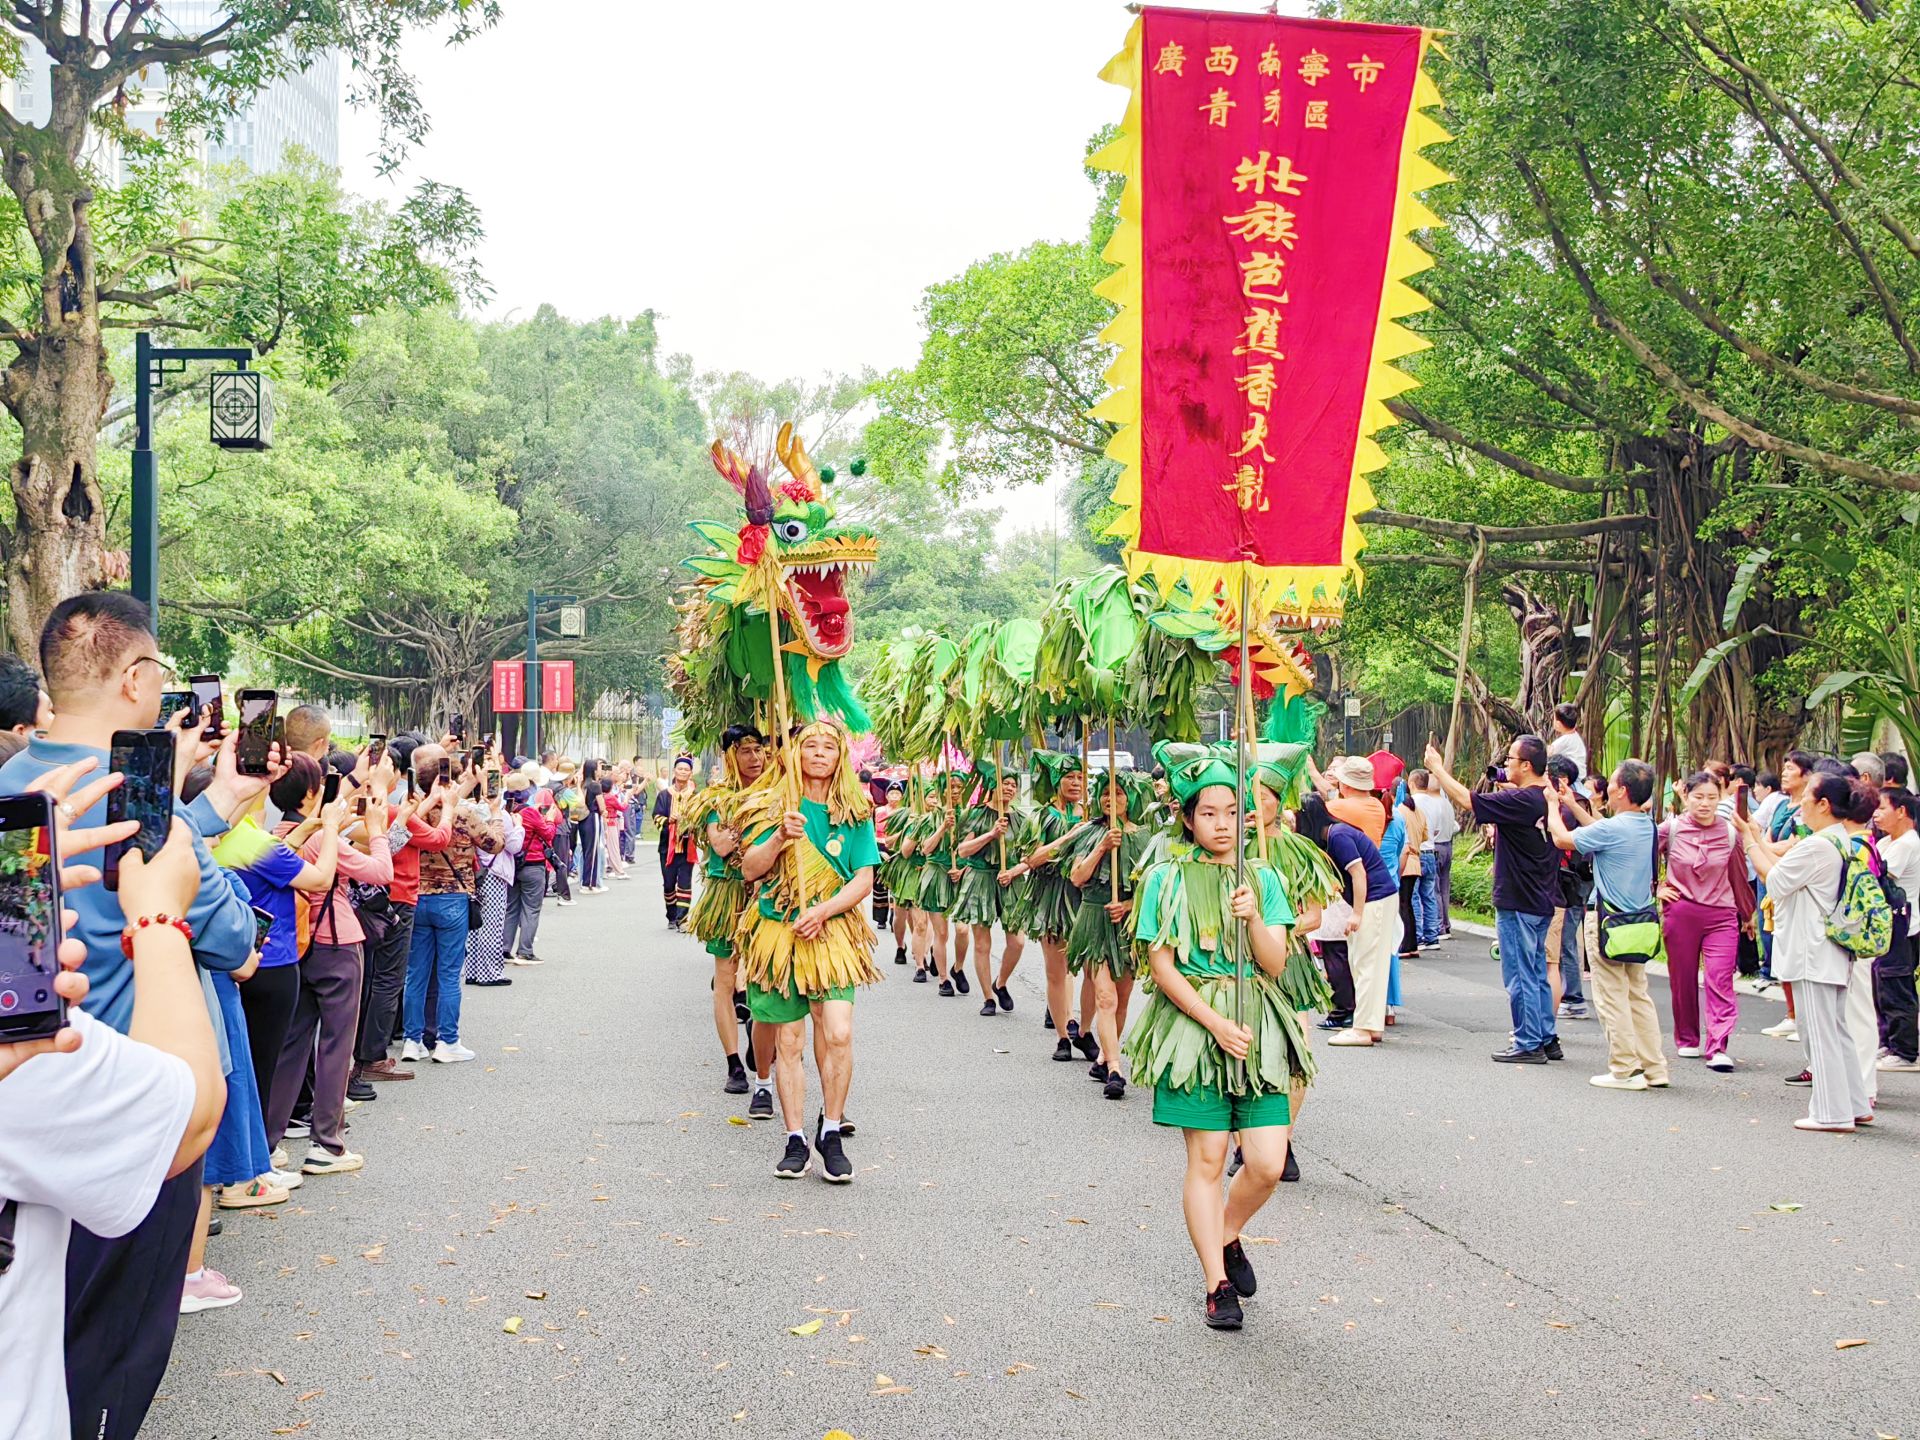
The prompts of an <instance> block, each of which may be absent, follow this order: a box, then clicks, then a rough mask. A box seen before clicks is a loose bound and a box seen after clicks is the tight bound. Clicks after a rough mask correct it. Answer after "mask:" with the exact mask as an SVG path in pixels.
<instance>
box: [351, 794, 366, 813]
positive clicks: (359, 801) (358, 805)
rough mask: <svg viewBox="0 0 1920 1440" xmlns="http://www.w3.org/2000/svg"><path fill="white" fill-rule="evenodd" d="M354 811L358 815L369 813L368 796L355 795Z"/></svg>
mask: <svg viewBox="0 0 1920 1440" xmlns="http://www.w3.org/2000/svg"><path fill="white" fill-rule="evenodd" d="M353 813H354V814H356V815H364V814H366V813H367V797H366V796H364V795H356V796H354V797H353Z"/></svg>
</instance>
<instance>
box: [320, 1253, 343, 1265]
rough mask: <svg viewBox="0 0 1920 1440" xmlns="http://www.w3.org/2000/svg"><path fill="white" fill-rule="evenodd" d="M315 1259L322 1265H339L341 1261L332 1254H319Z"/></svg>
mask: <svg viewBox="0 0 1920 1440" xmlns="http://www.w3.org/2000/svg"><path fill="white" fill-rule="evenodd" d="M314 1258H315V1260H316V1261H317V1262H318V1263H319V1264H322V1265H338V1264H339V1263H340V1261H339V1260H338V1259H337V1258H335V1257H334V1256H332V1255H317V1256H315V1257H314Z"/></svg>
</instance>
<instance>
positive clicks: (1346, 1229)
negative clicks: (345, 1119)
mask: <svg viewBox="0 0 1920 1440" xmlns="http://www.w3.org/2000/svg"><path fill="white" fill-rule="evenodd" d="M650 870H651V867H648V866H643V867H640V868H637V869H636V872H635V877H636V878H634V879H633V880H630V881H627V882H624V883H619V882H616V883H615V884H614V885H613V887H612V890H611V891H610V892H609V893H607V894H604V895H597V896H587V897H583V899H582V900H581V903H580V904H579V905H577V906H576V907H575V908H572V909H564V910H562V909H549V911H548V919H547V928H546V930H545V931H544V932H543V937H542V941H541V946H540V948H541V950H542V952H543V953H544V954H545V955H546V956H547V957H548V958H549V961H550V963H549V964H547V965H546V966H544V967H542V968H540V969H536V970H518V971H515V972H513V974H514V978H515V981H516V983H515V984H514V985H513V986H512V987H511V988H503V989H498V990H490V991H475V990H472V989H469V990H468V991H467V992H466V995H467V998H466V1008H465V1017H464V1019H463V1021H462V1031H463V1039H465V1040H466V1042H467V1043H468V1044H470V1045H471V1046H472V1047H473V1048H474V1049H475V1050H477V1051H478V1052H479V1054H480V1059H479V1060H478V1061H476V1062H474V1063H472V1064H468V1065H464V1066H456V1067H437V1066H430V1065H429V1066H422V1067H420V1068H421V1070H422V1072H423V1073H422V1074H421V1075H420V1077H419V1078H418V1079H417V1080H415V1081H413V1082H412V1083H410V1084H404V1085H389V1086H385V1087H383V1088H382V1092H381V1098H380V1099H379V1100H378V1101H377V1102H376V1103H374V1104H372V1105H370V1106H368V1107H365V1108H363V1109H361V1110H360V1111H359V1112H357V1113H356V1115H355V1116H354V1117H353V1125H354V1129H353V1134H352V1143H353V1145H354V1146H355V1147H356V1148H357V1149H359V1150H361V1151H363V1152H364V1153H365V1154H366V1156H367V1168H366V1169H365V1170H364V1171H362V1172H360V1173H358V1174H355V1175H348V1176H339V1177H333V1178H330V1179H310V1180H309V1181H308V1182H307V1184H306V1186H305V1188H304V1189H302V1190H301V1191H299V1192H298V1193H297V1194H296V1195H295V1196H294V1201H293V1203H292V1204H289V1205H286V1206H282V1207H280V1208H279V1209H278V1210H270V1211H254V1212H229V1215H228V1219H227V1233H226V1234H225V1236H223V1237H222V1238H220V1239H218V1240H216V1241H214V1243H213V1251H212V1256H211V1260H212V1263H213V1264H214V1265H216V1266H217V1267H219V1268H221V1269H223V1270H224V1271H225V1272H226V1273H227V1274H228V1275H229V1276H231V1277H232V1278H233V1279H234V1280H235V1281H236V1282H237V1283H239V1284H240V1285H242V1286H243V1287H245V1289H246V1291H247V1298H246V1300H245V1301H244V1302H242V1303H241V1304H240V1305H238V1306H235V1307H233V1308H230V1309H227V1310H222V1311H217V1312H212V1313H208V1314H202V1315H196V1316H187V1317H184V1318H183V1319H182V1322H181V1327H180V1338H179V1342H178V1344H177V1346H176V1348H175V1352H174V1363H173V1368H172V1370H171V1371H170V1373H169V1374H168V1376H167V1379H166V1382H165V1384H164V1385H163V1386H162V1399H161V1400H160V1401H159V1402H158V1403H157V1404H156V1406H155V1408H154V1411H153V1415H152V1419H151V1420H150V1422H149V1426H148V1430H147V1433H148V1434H151V1435H154V1436H161V1437H182V1440H186V1437H192V1440H202V1437H222V1440H224V1437H232V1436H263V1435H269V1434H288V1433H298V1434H308V1435H313V1436H321V1437H334V1436H350V1437H356V1440H380V1437H388V1436H395V1437H397V1436H402V1435H434V1436H461V1437H494V1436H499V1437H508V1436H511V1437H516V1440H518V1437H526V1440H541V1437H549V1436H551V1437H565V1440H577V1437H580V1436H582V1435H605V1436H643V1435H644V1436H652V1435H661V1436H667V1435H671V1436H676V1437H682V1436H686V1437H691V1436H709V1435H714V1436H740V1435H751V1436H776V1437H819V1436H822V1435H824V1434H825V1433H826V1432H828V1431H829V1430H833V1429H836V1428H838V1429H841V1430H844V1431H846V1432H848V1433H849V1434H851V1435H852V1436H854V1437H856V1440H878V1437H915V1440H919V1437H944V1436H955V1437H959V1436H969V1437H972V1436H985V1435H992V1436H1013V1437H1025V1436H1034V1435H1043V1434H1057V1433H1071V1434H1088V1435H1108V1434H1114V1435H1126V1436H1135V1437H1170V1436H1178V1435H1183V1434H1185V1433H1187V1432H1189V1431H1191V1430H1193V1429H1194V1428H1195V1427H1196V1426H1205V1427H1209V1428H1212V1427H1224V1428H1225V1429H1226V1430H1227V1431H1229V1432H1230V1433H1236V1434H1261V1435H1270V1434H1280V1433H1285V1432H1286V1431H1295V1432H1299V1433H1305V1434H1311V1435H1322V1436H1336V1437H1347V1436H1352V1437H1369V1440H1378V1437H1398V1436H1408V1437H1427V1436H1442V1435H1444V1436H1448V1437H1469V1436H1473V1437H1478V1436H1488V1437H1496V1436H1497V1437H1515V1436H1531V1435H1547V1436H1554V1437H1582V1436H1605V1437H1608V1440H1618V1437H1626V1436H1657V1437H1690V1436H1729V1437H1731V1436H1740V1437H1772V1436H1779V1437H1795V1440H1799V1437H1811V1436H1818V1437H1839V1436H1859V1437H1866V1440H1871V1437H1874V1436H1876V1435H1878V1436H1900V1435H1904V1436H1908V1437H1914V1436H1917V1435H1920V1389H1917V1388H1916V1386H1915V1383H1914V1379H1915V1376H1916V1375H1917V1374H1920V1366H1917V1365H1916V1356H1915V1342H1916V1337H1920V1243H1916V1240H1917V1237H1916V1233H1915V1217H1916V1210H1915V1206H1914V1203H1913V1201H1914V1192H1915V1179H1916V1176H1920V1167H1917V1166H1916V1160H1917V1159H1920V1154H1917V1153H1916V1152H1920V1077H1915V1076H1907V1075H1893V1076H1886V1077H1883V1078H1884V1079H1885V1080H1886V1081H1887V1082H1889V1083H1887V1084H1886V1085H1885V1086H1883V1090H1884V1092H1885V1093H1884V1094H1883V1099H1882V1109H1881V1121H1880V1123H1879V1124H1877V1125H1876V1126H1875V1127H1874V1128H1873V1129H1872V1130H1871V1131H1863V1132H1861V1133H1859V1134H1857V1135H1854V1136H1845V1137H1842V1136H1831V1135H1809V1134H1802V1133H1798V1132H1795V1131H1794V1130H1792V1129H1791V1128H1790V1124H1789V1122H1790V1121H1791V1120H1792V1118H1793V1117H1794V1116H1795V1115H1797V1114H1801V1113H1804V1105H1805V1099H1806V1095H1805V1092H1804V1091H1801V1090H1797V1089H1788V1088H1787V1087H1785V1086H1783V1085H1782V1084H1781V1079H1782V1077H1783V1076H1784V1075H1785V1074H1788V1073H1791V1072H1792V1071H1793V1070H1796V1069H1798V1068H1799V1063H1800V1061H1799V1051H1798V1049H1797V1047H1793V1046H1789V1045H1786V1044H1783V1043H1782V1042H1779V1041H1774V1040H1768V1039H1766V1038H1764V1037H1762V1036H1760V1035H1759V1034H1757V1030H1758V1028H1759V1027H1760V1026H1761V1025H1765V1024H1768V1023H1771V1022H1772V1021H1773V1020H1775V1019H1777V1018H1778V1017H1779V1015H1780V1013H1781V1012H1780V1009H1779V1007H1778V1006H1777V1005H1773V1004H1769V1003H1766V1002H1763V1001H1756V1000H1751V999H1743V1000H1742V1002H1741V1004H1742V1010H1743V1014H1742V1024H1741V1035H1740V1039H1739V1044H1738V1046H1737V1048H1736V1050H1735V1054H1736V1057H1737V1058H1738V1059H1739V1060H1740V1061H1741V1062H1742V1068H1741V1069H1740V1070H1739V1071H1737V1072H1736V1073H1734V1074H1732V1075H1727V1076H1719V1075H1715V1074H1712V1073H1711V1072H1708V1071H1706V1070H1704V1069H1703V1068H1700V1067H1699V1066H1698V1064H1697V1062H1679V1068H1678V1070H1677V1072H1676V1075H1677V1078H1676V1080H1675V1084H1674V1087H1673V1088H1672V1089H1671V1090H1670V1091H1666V1092H1658V1091H1656V1092H1649V1093H1646V1094H1623V1093H1612V1092H1605V1091H1600V1090H1596V1089H1593V1088H1591V1087H1589V1086H1588V1084H1587V1083H1586V1081H1587V1077H1588V1076H1589V1075H1591V1074H1594V1073H1596V1072H1598V1071H1599V1070H1601V1069H1603V1068H1604V1063H1603V1058H1602V1042H1601V1040H1600V1036H1599V1033H1598V1027H1597V1026H1596V1025H1594V1024H1593V1023H1591V1022H1586V1023H1581V1022H1566V1023H1564V1024H1563V1026H1562V1034H1563V1036H1564V1039H1565V1044H1566V1049H1567V1052H1568V1057H1569V1058H1568V1062H1567V1063H1566V1064H1563V1065H1556V1066H1553V1067H1551V1068H1549V1069H1532V1068H1524V1067H1504V1066H1495V1065H1492V1064H1490V1063H1489V1062H1488V1060H1487V1055H1488V1054H1489V1053H1490V1052H1491V1051H1492V1050H1494V1049H1495V1048H1497V1047H1498V1046H1499V1045H1500V1044H1502V1043H1504V1039H1505V1031H1506V1028H1507V1020H1506V1006H1505V998H1504V995H1503V993H1502V992H1501V991H1500V989H1499V984H1498V973H1497V968H1496V967H1495V966H1494V965H1493V964H1491V963H1490V962H1489V960H1488V958H1487V952H1486V947H1485V943H1484V942H1482V941H1477V940H1475V941H1468V940H1465V939H1462V940H1461V941H1459V942H1456V943H1454V944H1451V945H1449V946H1448V947H1447V948H1446V949H1444V950H1442V951H1440V952H1438V953H1436V954H1434V955H1432V956H1431V957H1429V958H1423V959H1422V960H1421V961H1419V962H1418V963H1417V964H1416V965H1414V966H1413V967H1411V970H1410V973H1409V974H1408V976H1407V992H1408V995H1409V998H1410V1000H1411V1003H1410V1004H1409V1005H1408V1006H1407V1007H1406V1008H1405V1009H1404V1010H1403V1012H1402V1023H1401V1024H1400V1025H1398V1026H1397V1027H1396V1028H1395V1029H1394V1030H1393V1031H1392V1032H1391V1043H1390V1044H1389V1045H1387V1046H1385V1047H1384V1048H1380V1049H1376V1050H1373V1051H1370V1052H1369V1053H1367V1054H1365V1055H1362V1054H1360V1053H1359V1052H1358V1051H1355V1050H1344V1051H1343V1050H1332V1051H1326V1050H1323V1051H1322V1063H1323V1066H1324V1068H1323V1071H1322V1076H1321V1081H1320V1084H1319V1085H1318V1086H1317V1087H1316V1089H1315V1090H1314V1092H1313V1093H1312V1096H1311V1097H1310V1100H1309V1103H1308V1105H1307V1106H1306V1109H1305V1114H1304V1118H1303V1124H1302V1126H1301V1129H1300V1131H1299V1141H1298V1153H1299V1155H1300V1158H1301V1163H1302V1166H1303V1169H1304V1171H1305V1176H1304V1179H1303V1182H1302V1183H1301V1184H1299V1185H1297V1186H1285V1187H1283V1188H1282V1191H1281V1193H1280V1195H1279V1196H1278V1197H1277V1198H1276V1200H1275V1201H1274V1203H1273V1204H1271V1205H1270V1206H1269V1207H1268V1209H1267V1210H1266V1211H1265V1212H1264V1213H1263V1214H1262V1215H1261V1216H1260V1217H1259V1218H1258V1219H1257V1221H1256V1222H1255V1225H1254V1226H1253V1227H1252V1230H1253V1233H1256V1234H1257V1236H1258V1237H1259V1240H1258V1243H1257V1245H1256V1246H1255V1247H1253V1248H1251V1249H1250V1254H1251V1256H1252V1258H1253V1261H1254V1264H1255V1265H1256V1267H1257V1268H1258V1271H1259V1274H1260V1279H1261V1288H1260V1293H1259V1295H1258V1297H1257V1298H1256V1299H1254V1300H1252V1301H1251V1302H1250V1303H1249V1306H1248V1308H1249V1312H1250V1313H1249V1317H1248V1325H1247V1328H1246V1329H1245V1330H1244V1331H1243V1332H1241V1333H1239V1334H1237V1335H1222V1334H1216V1333H1214V1332H1211V1331H1208V1330H1207V1329H1206V1328H1205V1327H1204V1326H1203V1325H1202V1324H1201V1322H1200V1318H1199V1309H1200V1303H1199V1302H1200V1291H1201V1285H1200V1280H1199V1275H1198V1269H1197V1266H1196V1264H1195V1261H1194V1258H1193V1255H1192V1253H1191V1250H1190V1249H1189V1247H1188V1244H1187V1239H1186V1233H1185V1230H1184V1227H1183V1226H1182V1223H1181V1219H1180V1207H1179V1181H1180V1173H1181V1151H1180V1145H1179V1142H1178V1140H1177V1138H1176V1137H1175V1136H1174V1135H1173V1134H1172V1133H1171V1132H1167V1131H1161V1130H1156V1129H1155V1128H1154V1126H1153V1125H1152V1124H1151V1123H1150V1120H1149V1113H1148V1112H1149V1103H1148V1100H1147V1097H1145V1096H1144V1095H1139V1094H1130V1095H1129V1096H1128V1097H1127V1099H1126V1101H1125V1102H1124V1103H1121V1104H1111V1103H1108V1102H1106V1101H1104V1100H1102V1099H1101V1098H1100V1096H1099V1094H1098V1091H1097V1089H1096V1087H1095V1086H1094V1085H1093V1084H1092V1082H1090V1081H1089V1080H1088V1079H1086V1078H1085V1067H1084V1066H1082V1065H1056V1064H1053V1063H1052V1062H1051V1060H1050V1058H1049V1056H1050V1053H1051V1040H1052V1037H1051V1035H1050V1034H1049V1033H1048V1032H1046V1031H1044V1030H1043V1029H1042V1028H1041V1008H1042V1007H1041V1005H1040V1003H1039V994H1040V991H1039V985H1038V980H1039V957H1038V956H1037V955H1035V956H1034V958H1033V960H1032V961H1031V962H1030V965H1023V968H1022V972H1021V974H1020V975H1019V976H1018V977H1017V978H1016V981H1015V996H1016V1000H1017V1002H1018V1008H1017V1010H1016V1013H1014V1014H1013V1015H1010V1016H1001V1017H998V1018H995V1019H991V1020H988V1019H984V1018H982V1017H980V1016H979V1015H978V1013H977V1010H978V997H977V995H976V996H975V997H974V998H973V999H972V1000H971V1001H969V1000H965V999H954V1000H943V999H941V998H939V997H938V996H937V995H936V994H935V992H934V989H933V987H931V986H921V985H912V984H909V983H906V979H907V975H908V972H907V971H906V970H904V969H895V968H894V967H893V966H892V965H890V964H889V965H886V966H885V967H884V968H885V969H886V971H887V977H886V983H885V984H883V985H881V986H879V987H877V988H876V989H875V990H873V991H871V992H868V993H866V994H863V995H862V997H861V999H860V1003H859V1009H858V1022H857V1029H856V1038H855V1045H856V1073H855V1079H854V1089H853V1101H852V1103H851V1104H850V1106H849V1109H850V1110H851V1112H852V1113H853V1114H854V1116H855V1117H856V1119H857V1120H858V1121H859V1126H860V1128H859V1133H858V1135H857V1136H856V1137H855V1138H854V1139H852V1140H851V1141H849V1142H848V1150H849V1153H850V1155H851V1156H852V1158H853V1159H854V1162H855V1164H856V1166H857V1170H858V1178H857V1183H856V1184H854V1185H853V1186H851V1187H848V1188H834V1187H829V1186H827V1185H824V1184H822V1183H820V1182H819V1181H818V1180H817V1179H808V1180H806V1181H802V1182H800V1183H797V1184H796V1183H786V1182H780V1181H777V1180H775V1179H774V1178H773V1177H772V1175H771V1173H770V1171H771V1167H772V1164H773V1162H774V1160H775V1159H776V1157H777V1154H778V1151H779V1149H780V1146H781V1144H782V1142H783V1134H782V1132H781V1130H780V1128H779V1126H778V1124H777V1122H775V1123H766V1122H762V1123H760V1124H756V1125H752V1126H744V1125H737V1124H734V1123H731V1117H736V1116H742V1117H743V1116H744V1114H745V1107H744V1104H742V1103H739V1102H737V1101H736V1100H735V1099H734V1098H733V1097H730V1096H726V1095H724V1094H722V1093H721V1090H720V1083H721V1080H722V1079H723V1078H724V1068H723V1066H722V1065H721V1063H720V1062H719V1060H718V1058H717V1056H716V1053H715V1051H716V1048H717V1047H716V1045H715V1043H714V1039H713V1035H712V1029H711V1024H710V1021H709V1019H708V1009H707V1004H708V994H707V976H708V973H709V972H708V969H707V966H706V963H705V956H704V955H703V953H702V952H701V950H700V949H699V947H698V946H697V944H696V943H695V942H694V941H693V940H691V939H689V938H685V937H681V936H675V935H671V934H669V933H667V931H666V930H665V926H664V922H663V920H662V918H661V915H660V909H659V886H658V879H657V874H656V873H649V872H650ZM1659 988H1661V989H1664V985H1662V986H1660V987H1659ZM811 1083H812V1082H811V1078H810V1085H811ZM810 1093H811V1092H810ZM743 1098H744V1097H743ZM1775 1204H1791V1205H1797V1206H1799V1207H1801V1208H1799V1209H1798V1210H1794V1211H1790V1212H1787V1211H1776V1210H1773V1209H1771V1208H1770V1207H1771V1206H1773V1205H1775ZM512 1317H519V1325H518V1329H517V1333H513V1334H510V1333H506V1330H505V1329H504V1327H505V1326H506V1325H507V1324H508V1323H510V1321H511V1319H512ZM816 1321H818V1322H821V1323H820V1325H819V1328H818V1329H817V1330H814V1331H813V1332H812V1333H809V1334H804V1335H801V1334H794V1333H792V1332H793V1330H794V1329H796V1328H801V1327H806V1326H810V1325H812V1324H813V1323H814V1322H816ZM1841 1341H1856V1342H1866V1343H1864V1344H1853V1345H1849V1346H1847V1347H1846V1348H1844V1349H1842V1348H1838V1345H1837V1342H1841Z"/></svg>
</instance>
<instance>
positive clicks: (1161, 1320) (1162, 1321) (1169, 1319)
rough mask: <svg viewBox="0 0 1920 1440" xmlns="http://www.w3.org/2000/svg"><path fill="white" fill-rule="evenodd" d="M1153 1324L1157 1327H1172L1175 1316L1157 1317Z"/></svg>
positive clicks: (1154, 1318)
mask: <svg viewBox="0 0 1920 1440" xmlns="http://www.w3.org/2000/svg"><path fill="white" fill-rule="evenodd" d="M1153 1323H1154V1324H1156V1325H1171V1324H1172V1323H1173V1316H1171V1315H1156V1316H1154V1317H1153Z"/></svg>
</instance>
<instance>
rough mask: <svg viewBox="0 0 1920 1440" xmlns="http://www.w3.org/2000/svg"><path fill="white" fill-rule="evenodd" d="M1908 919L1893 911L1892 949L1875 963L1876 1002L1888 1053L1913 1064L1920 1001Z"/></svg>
mask: <svg viewBox="0 0 1920 1440" xmlns="http://www.w3.org/2000/svg"><path fill="white" fill-rule="evenodd" d="M1906 919H1907V912H1905V911H1904V910H1896V911H1895V912H1894V917H1893V921H1894V923H1893V946H1892V948H1891V949H1889V950H1888V951H1887V953H1886V954H1884V955H1882V956H1881V957H1880V958H1879V959H1878V960H1876V961H1874V962H1873V1003H1874V1005H1875V1006H1876V1007H1877V1008H1878V1009H1879V1011H1880V1038H1881V1040H1883V1041H1884V1042H1885V1043H1886V1047H1887V1051H1888V1053H1889V1054H1893V1055H1898V1056H1899V1057H1900V1058H1901V1059H1902V1060H1905V1061H1908V1062H1909V1063H1911V1062H1912V1061H1913V1060H1915V1059H1916V1058H1920V1000H1916V999H1915V996H1914V989H1913V973H1914V945H1915V942H1914V940H1913V938H1912V937H1911V936H1909V935H1908V934H1907V933H1906V931H1907V927H1906V925H1905V924H1903V923H1901V922H1902V921H1903V920H1906Z"/></svg>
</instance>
